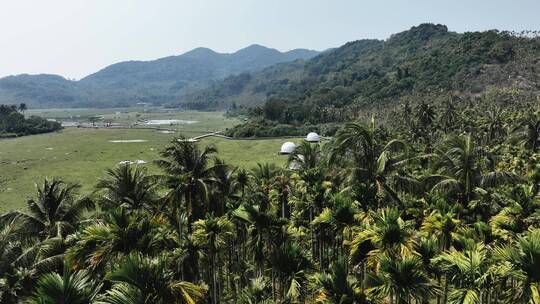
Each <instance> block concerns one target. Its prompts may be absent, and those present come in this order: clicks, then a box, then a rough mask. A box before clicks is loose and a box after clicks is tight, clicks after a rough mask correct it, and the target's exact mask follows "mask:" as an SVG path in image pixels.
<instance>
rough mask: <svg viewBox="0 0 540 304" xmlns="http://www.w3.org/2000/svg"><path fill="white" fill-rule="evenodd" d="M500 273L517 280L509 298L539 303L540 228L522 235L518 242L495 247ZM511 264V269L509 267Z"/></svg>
mask: <svg viewBox="0 0 540 304" xmlns="http://www.w3.org/2000/svg"><path fill="white" fill-rule="evenodd" d="M494 252H495V253H494V255H495V259H496V260H497V261H499V262H501V263H500V264H497V265H496V266H495V267H500V274H501V275H502V276H503V277H505V278H508V279H510V282H515V283H517V284H513V286H512V288H511V293H510V294H509V299H511V300H512V301H515V300H518V303H538V301H539V300H540V294H539V291H540V230H539V229H535V230H532V231H530V232H528V233H527V234H526V235H524V236H522V237H520V238H519V239H518V240H517V243H516V244H515V245H514V244H508V245H505V246H503V247H498V248H495V250H494ZM508 265H510V269H509V268H508Z"/></svg>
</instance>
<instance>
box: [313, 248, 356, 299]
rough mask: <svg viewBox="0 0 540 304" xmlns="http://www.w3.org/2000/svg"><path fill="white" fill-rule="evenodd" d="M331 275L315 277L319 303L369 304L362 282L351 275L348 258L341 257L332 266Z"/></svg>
mask: <svg viewBox="0 0 540 304" xmlns="http://www.w3.org/2000/svg"><path fill="white" fill-rule="evenodd" d="M329 270H330V271H329V273H317V274H315V277H314V281H315V282H314V288H315V290H316V297H315V301H316V302H317V303H327V304H330V303H335V304H362V303H367V300H366V297H365V295H364V293H363V291H362V287H361V284H360V282H358V280H357V279H356V278H355V277H354V276H352V275H349V265H348V261H347V258H344V257H341V258H339V259H338V260H337V261H336V262H334V263H332V264H331V265H330V269H329Z"/></svg>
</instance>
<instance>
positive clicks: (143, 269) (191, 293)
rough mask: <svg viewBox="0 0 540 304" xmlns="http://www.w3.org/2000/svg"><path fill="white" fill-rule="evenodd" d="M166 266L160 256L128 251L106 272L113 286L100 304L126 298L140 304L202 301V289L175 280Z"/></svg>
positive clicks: (168, 264) (203, 296)
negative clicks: (127, 254)
mask: <svg viewBox="0 0 540 304" xmlns="http://www.w3.org/2000/svg"><path fill="white" fill-rule="evenodd" d="M170 269H171V267H170V262H169V261H168V260H167V259H166V258H165V257H163V256H160V257H156V258H149V257H146V256H144V255H142V254H140V253H132V254H130V255H129V256H127V257H126V258H125V259H124V260H123V261H122V262H121V263H120V264H119V265H118V266H116V267H115V268H114V269H113V270H112V271H111V272H110V273H108V274H107V276H106V279H107V280H110V281H111V282H113V283H114V285H113V289H112V290H111V291H109V292H108V293H107V294H106V295H105V296H104V298H103V299H102V300H101V302H100V303H110V304H113V303H125V302H114V301H115V300H116V299H117V298H129V297H131V299H133V298H134V299H136V300H137V301H140V300H142V301H141V302H135V303H143V304H169V303H170V304H176V303H178V304H184V303H186V304H194V303H203V302H202V301H203V300H204V298H205V290H204V288H202V287H200V286H197V285H195V284H192V283H189V282H185V281H178V280H175V278H174V277H175V276H174V273H172V272H171V270H170ZM123 286H125V287H123ZM98 303H99V302H98Z"/></svg>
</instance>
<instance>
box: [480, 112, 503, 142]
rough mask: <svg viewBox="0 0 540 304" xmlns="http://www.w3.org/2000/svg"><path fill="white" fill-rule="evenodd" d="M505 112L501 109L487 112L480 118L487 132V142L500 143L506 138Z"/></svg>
mask: <svg viewBox="0 0 540 304" xmlns="http://www.w3.org/2000/svg"><path fill="white" fill-rule="evenodd" d="M505 114H506V113H505V111H504V110H503V109H502V108H500V107H494V108H493V109H490V110H487V111H486V112H485V114H484V116H483V117H481V118H480V120H481V123H482V127H483V129H484V132H486V137H487V142H488V143H491V142H499V141H500V139H502V138H504V137H505V136H506V127H505V123H504V121H505Z"/></svg>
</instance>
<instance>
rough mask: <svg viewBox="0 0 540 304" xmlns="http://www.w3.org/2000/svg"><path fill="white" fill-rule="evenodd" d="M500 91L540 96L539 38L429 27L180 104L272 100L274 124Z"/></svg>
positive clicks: (280, 68)
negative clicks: (409, 100)
mask: <svg viewBox="0 0 540 304" xmlns="http://www.w3.org/2000/svg"><path fill="white" fill-rule="evenodd" d="M493 87H497V88H518V89H522V90H527V91H531V92H538V91H540V39H539V38H527V37H525V35H522V34H519V35H518V34H513V33H507V32H499V31H485V32H471V33H454V32H450V31H448V29H447V27H446V26H444V25H435V24H422V25H419V26H416V27H413V28H411V29H410V30H407V31H404V32H401V33H398V34H395V35H392V36H391V37H390V38H388V39H387V40H358V41H353V42H349V43H347V44H345V45H343V46H341V47H339V48H337V49H333V50H330V51H327V52H324V53H322V54H320V55H318V56H316V57H314V58H312V59H310V60H308V61H305V62H292V63H283V64H278V65H274V66H271V67H268V68H266V69H264V70H262V71H259V72H255V73H244V74H241V75H235V76H230V77H228V78H226V79H224V80H223V81H221V82H218V83H215V84H214V85H212V86H210V87H209V88H207V89H204V90H202V91H199V92H195V93H193V94H189V95H187V96H184V97H182V100H181V101H182V102H183V103H185V104H187V105H189V106H191V107H198V108H229V107H231V105H232V104H233V103H234V104H235V105H249V106H253V105H261V104H263V103H265V102H266V104H265V107H264V108H262V109H261V111H265V110H266V111H267V113H277V114H278V116H277V117H269V116H268V115H266V117H265V118H267V119H272V120H277V121H280V122H281V123H295V122H298V123H302V122H306V121H307V122H313V123H319V122H324V121H335V120H339V119H340V118H339V117H345V116H346V115H342V114H343V112H346V111H347V109H349V108H351V107H352V106H354V105H358V104H362V103H372V102H377V101H382V100H384V101H388V100H392V99H398V98H399V97H400V96H404V95H408V94H411V93H413V92H414V93H415V94H422V93H428V92H441V93H442V92H446V93H451V94H457V95H461V96H474V95H478V94H481V93H482V92H485V91H486V90H489V89H491V88H493ZM271 107H277V108H276V109H269V108H271ZM323 113H326V114H328V113H330V114H328V117H321V115H323ZM270 116H272V115H270Z"/></svg>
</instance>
